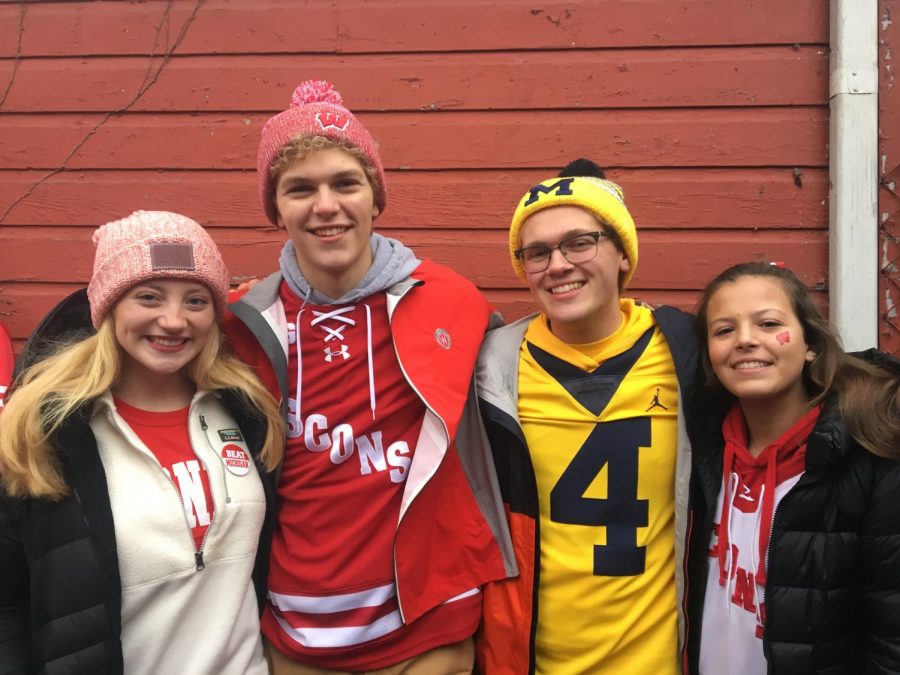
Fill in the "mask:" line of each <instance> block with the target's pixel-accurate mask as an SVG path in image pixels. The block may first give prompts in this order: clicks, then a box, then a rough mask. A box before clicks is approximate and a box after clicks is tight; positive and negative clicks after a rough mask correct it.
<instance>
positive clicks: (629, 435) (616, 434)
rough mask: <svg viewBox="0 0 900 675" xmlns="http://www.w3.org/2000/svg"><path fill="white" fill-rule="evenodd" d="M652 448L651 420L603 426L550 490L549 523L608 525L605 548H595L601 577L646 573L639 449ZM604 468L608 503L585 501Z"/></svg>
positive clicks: (645, 507) (645, 504)
mask: <svg viewBox="0 0 900 675" xmlns="http://www.w3.org/2000/svg"><path fill="white" fill-rule="evenodd" d="M649 446H650V418H649V417H635V418H630V419H624V420H615V421H612V422H601V423H600V424H597V425H596V427H595V428H594V430H593V431H592V432H591V434H590V436H588V437H587V440H585V442H584V445H582V446H581V448H579V450H578V452H577V453H576V454H575V457H574V458H573V459H572V462H571V463H570V464H569V466H567V467H566V470H565V471H564V472H563V474H562V476H560V477H559V481H557V483H556V485H555V486H553V490H552V491H551V492H550V520H552V521H554V522H557V523H566V524H569V525H603V526H605V527H606V544H605V545H597V546H594V574H595V575H597V576H616V577H621V576H633V575H636V574H642V573H643V572H644V567H645V564H646V554H647V547H646V546H638V545H637V528H639V527H646V526H647V522H648V502H647V500H646V499H638V498H637V485H638V451H639V448H641V447H649ZM604 466H607V467H608V469H607V473H606V476H607V493H606V494H607V496H606V499H596V498H593V497H585V496H584V494H585V492H587V489H588V487H590V485H591V483H592V482H593V481H594V479H595V478H596V477H597V475H598V474H599V473H600V471H601V470H602V469H603V467H604Z"/></svg>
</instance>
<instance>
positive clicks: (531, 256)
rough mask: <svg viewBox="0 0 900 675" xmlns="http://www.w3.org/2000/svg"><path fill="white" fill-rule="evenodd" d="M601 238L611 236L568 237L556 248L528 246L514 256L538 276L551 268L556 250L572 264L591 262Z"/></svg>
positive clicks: (598, 234)
mask: <svg viewBox="0 0 900 675" xmlns="http://www.w3.org/2000/svg"><path fill="white" fill-rule="evenodd" d="M600 237H606V238H607V239H609V237H610V235H609V233H608V232H584V233H583V234H576V235H573V236H571V237H566V238H565V239H563V240H562V241H561V242H559V243H558V244H557V245H556V246H544V245H543V244H538V245H535V246H526V247H525V248H520V249H517V250H516V251H514V255H515V256H516V260H519V261H521V263H522V267H524V268H525V271H526V272H528V273H529V274H537V273H538V272H543V271H544V270H545V269H547V268H548V267H549V266H550V258H552V257H553V251H555V250H556V249H559V252H560V253H562V254H563V258H565V259H566V260H568V261H569V262H570V263H583V262H587V261H588V260H591V259H592V258H593V257H594V256H595V255H597V245H598V242H599V241H600Z"/></svg>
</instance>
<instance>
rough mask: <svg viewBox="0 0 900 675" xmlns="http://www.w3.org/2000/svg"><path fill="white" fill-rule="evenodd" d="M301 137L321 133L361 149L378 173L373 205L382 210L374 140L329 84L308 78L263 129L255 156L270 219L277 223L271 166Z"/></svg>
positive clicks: (380, 173) (380, 171)
mask: <svg viewBox="0 0 900 675" xmlns="http://www.w3.org/2000/svg"><path fill="white" fill-rule="evenodd" d="M302 136H324V137H325V138H328V139H330V140H332V141H335V142H337V143H340V144H341V145H344V146H349V147H353V148H357V149H358V150H359V151H361V152H362V153H363V154H364V155H365V156H366V159H367V160H368V162H369V165H370V166H372V167H374V168H375V170H376V172H377V174H378V180H377V185H374V186H373V187H374V189H375V204H376V205H377V206H378V210H379V211H384V207H385V204H386V202H387V193H386V191H385V187H384V167H383V166H382V165H381V157H380V156H379V154H378V147H377V145H376V143H375V139H373V138H372V135H371V134H370V133H369V132H368V130H367V129H366V128H365V127H364V126H363V125H362V124H361V123H360V121H359V120H358V119H356V117H355V116H354V115H353V113H351V112H350V111H349V110H347V109H346V108H345V107H344V101H343V99H342V98H341V95H340V94H339V93H338V92H337V91H335V89H334V87H333V86H332V85H331V83H329V82H325V81H324V80H307V81H306V82H304V83H302V84H301V85H300V86H299V87H297V88H296V89H295V90H294V94H293V96H291V105H290V107H289V108H288V109H287V110H285V111H284V112H280V113H278V114H277V115H275V116H274V117H271V118H270V119H269V121H268V122H266V124H265V126H263V129H262V137H261V138H260V141H259V151H258V152H257V155H256V175H257V179H258V180H259V195H260V199H261V200H262V206H263V210H264V211H265V212H266V216H267V217H268V219H269V222H271V223H272V224H273V225H277V224H278V211H277V209H276V207H275V185H274V182H273V180H272V174H271V171H270V167H271V165H272V162H273V161H274V159H275V157H276V156H277V155H278V153H279V152H280V151H281V149H282V148H283V147H284V146H285V145H287V144H288V143H290V142H291V141H292V140H294V139H295V138H298V137H302Z"/></svg>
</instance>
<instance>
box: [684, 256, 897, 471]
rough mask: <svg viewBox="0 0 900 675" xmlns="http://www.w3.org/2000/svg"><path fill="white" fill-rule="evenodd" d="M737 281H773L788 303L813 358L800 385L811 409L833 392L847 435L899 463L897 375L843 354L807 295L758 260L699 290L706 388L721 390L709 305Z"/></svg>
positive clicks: (786, 274)
mask: <svg viewBox="0 0 900 675" xmlns="http://www.w3.org/2000/svg"><path fill="white" fill-rule="evenodd" d="M742 277H762V278H769V279H776V280H777V281H778V282H779V283H780V284H781V287H782V288H783V289H784V292H785V293H786V294H787V296H788V298H789V299H790V301H791V306H792V308H793V310H794V314H796V316H797V319H798V320H799V321H800V325H801V326H802V327H803V338H804V340H805V341H806V344H807V345H808V346H809V349H810V350H811V351H812V352H813V353H814V354H815V358H814V359H813V361H812V362H811V363H807V364H806V365H805V366H804V368H803V384H804V386H805V388H806V393H807V396H808V397H809V401H810V405H811V406H813V405H818V404H819V403H821V402H822V401H824V400H825V399H827V398H829V397H830V396H831V395H832V394H838V395H839V405H840V411H841V415H842V416H843V418H844V423H845V424H846V425H847V430H848V431H849V432H850V435H851V436H853V438H855V439H856V440H857V441H858V442H859V443H860V445H862V446H863V447H865V448H866V449H867V450H868V451H869V452H871V453H872V454H874V455H878V456H880V457H888V458H891V459H900V377H898V376H897V374H896V373H893V372H890V371H889V370H887V369H885V368H880V367H878V366H876V365H873V364H871V363H868V362H866V361H863V360H862V359H859V358H857V357H855V356H852V355H850V354H847V353H846V352H845V351H844V348H843V346H842V345H841V339H840V336H839V335H838V333H837V330H836V329H835V328H834V326H832V325H831V324H830V323H829V322H828V321H827V320H826V319H825V318H824V317H823V316H822V314H821V312H819V309H818V307H816V305H815V303H814V302H813V300H812V298H811V297H810V294H809V291H808V290H807V289H806V287H805V286H804V285H803V283H802V282H801V281H800V280H799V279H798V278H797V276H796V275H795V274H794V273H793V272H791V271H790V270H788V269H784V268H781V267H777V266H775V265H769V264H768V263H763V262H749V263H740V264H738V265H733V266H731V267H729V268H728V269H726V270H724V271H723V272H722V273H720V274H719V275H718V276H717V277H716V278H715V279H713V280H712V281H711V282H710V283H709V285H707V287H706V288H705V289H704V291H703V295H702V296H701V299H700V304H699V306H698V310H697V336H698V339H699V343H700V355H701V357H700V358H701V365H702V367H703V374H704V377H705V380H706V384H707V385H709V386H714V387H720V388H721V384H719V383H718V380H717V379H716V376H715V374H714V373H713V369H712V364H711V363H710V360H709V348H708V333H707V328H708V315H707V313H708V310H709V302H710V300H711V299H712V297H713V296H714V295H715V293H716V291H718V290H719V288H721V287H722V286H723V285H724V284H728V283H733V282H735V281H737V280H738V279H740V278H742ZM723 389H724V388H723ZM728 395H729V396H730V394H728Z"/></svg>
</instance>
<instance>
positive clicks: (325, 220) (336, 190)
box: [275, 147, 379, 298]
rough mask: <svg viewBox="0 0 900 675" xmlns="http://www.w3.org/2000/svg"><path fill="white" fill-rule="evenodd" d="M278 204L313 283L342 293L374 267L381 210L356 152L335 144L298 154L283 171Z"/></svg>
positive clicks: (282, 224)
mask: <svg viewBox="0 0 900 675" xmlns="http://www.w3.org/2000/svg"><path fill="white" fill-rule="evenodd" d="M275 205H276V208H277V209H278V225H279V226H280V227H283V228H284V229H286V230H287V232H288V235H289V236H290V238H291V240H292V241H293V242H294V248H295V250H296V256H297V264H298V265H299V266H300V270H301V271H302V272H303V275H304V276H305V277H306V279H307V281H309V283H310V285H311V286H312V287H313V288H316V289H318V290H320V291H322V292H324V293H325V294H327V295H328V296H330V297H332V298H339V297H340V296H342V295H344V294H345V293H346V292H347V291H349V290H351V289H352V288H353V287H354V286H355V285H356V284H357V283H358V282H359V280H360V279H362V278H363V276H365V274H366V272H368V271H369V268H370V267H371V266H372V251H371V247H370V242H369V239H370V238H371V236H372V223H373V221H374V220H375V218H377V217H378V214H379V211H378V207H377V206H375V193H374V192H373V190H372V185H371V184H370V183H369V180H368V178H367V177H366V173H365V171H364V170H363V166H362V164H361V163H360V161H359V160H358V159H356V158H355V157H353V155H351V154H349V153H348V152H346V151H345V150H343V149H341V148H336V147H330V148H326V149H323V150H317V151H315V152H313V153H310V154H309V155H307V156H305V157H303V158H302V159H297V160H296V161H295V162H293V163H292V164H291V165H290V166H288V167H287V168H286V169H285V170H284V171H282V172H281V174H280V175H279V177H278V182H277V184H276V186H275Z"/></svg>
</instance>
